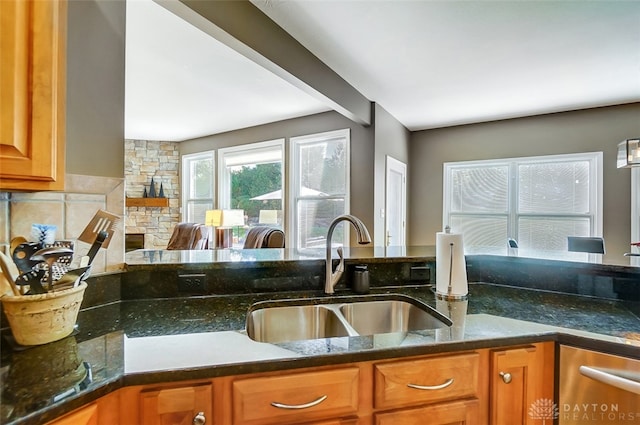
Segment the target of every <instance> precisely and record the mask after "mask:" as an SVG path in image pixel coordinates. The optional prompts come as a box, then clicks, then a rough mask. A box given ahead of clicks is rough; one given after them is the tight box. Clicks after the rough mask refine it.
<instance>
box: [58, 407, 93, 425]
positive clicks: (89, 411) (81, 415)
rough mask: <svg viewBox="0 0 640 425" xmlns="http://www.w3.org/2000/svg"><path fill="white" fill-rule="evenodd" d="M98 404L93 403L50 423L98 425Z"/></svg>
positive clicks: (60, 424)
mask: <svg viewBox="0 0 640 425" xmlns="http://www.w3.org/2000/svg"><path fill="white" fill-rule="evenodd" d="M98 424H99V422H98V406H97V405H95V404H91V405H89V406H85V407H83V408H81V409H79V410H76V411H75V412H73V413H69V414H68V415H66V416H63V417H62V418H60V419H57V420H55V421H53V422H49V425H98Z"/></svg>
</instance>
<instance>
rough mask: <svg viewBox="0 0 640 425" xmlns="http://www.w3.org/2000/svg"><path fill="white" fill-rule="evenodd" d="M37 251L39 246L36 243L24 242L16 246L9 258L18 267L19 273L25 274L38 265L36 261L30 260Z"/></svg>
mask: <svg viewBox="0 0 640 425" xmlns="http://www.w3.org/2000/svg"><path fill="white" fill-rule="evenodd" d="M39 249H40V245H39V244H38V243H37V242H25V243H21V244H20V245H18V246H16V248H15V249H14V250H13V253H12V255H11V257H12V258H13V262H14V263H16V266H18V270H20V273H26V272H28V271H29V270H31V269H32V268H33V266H35V265H36V264H38V262H37V261H34V260H32V259H31V256H32V255H33V254H35V253H36V251H38V250H39Z"/></svg>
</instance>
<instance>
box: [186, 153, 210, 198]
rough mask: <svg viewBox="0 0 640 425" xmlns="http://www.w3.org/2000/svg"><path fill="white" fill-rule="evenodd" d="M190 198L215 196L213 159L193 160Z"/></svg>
mask: <svg viewBox="0 0 640 425" xmlns="http://www.w3.org/2000/svg"><path fill="white" fill-rule="evenodd" d="M190 198H209V199H211V198H213V161H212V160H211V159H209V158H207V159H199V160H194V161H191V193H190Z"/></svg>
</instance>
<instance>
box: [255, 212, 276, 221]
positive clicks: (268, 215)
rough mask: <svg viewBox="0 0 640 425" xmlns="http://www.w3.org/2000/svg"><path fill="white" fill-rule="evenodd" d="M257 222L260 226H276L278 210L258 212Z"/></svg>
mask: <svg viewBox="0 0 640 425" xmlns="http://www.w3.org/2000/svg"><path fill="white" fill-rule="evenodd" d="M258 222H259V223H260V224H278V210H260V214H259V216H258Z"/></svg>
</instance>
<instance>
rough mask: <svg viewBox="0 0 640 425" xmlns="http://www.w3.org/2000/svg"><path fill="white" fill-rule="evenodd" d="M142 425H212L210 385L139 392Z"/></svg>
mask: <svg viewBox="0 0 640 425" xmlns="http://www.w3.org/2000/svg"><path fill="white" fill-rule="evenodd" d="M140 414H141V418H140V422H139V423H140V424H141V425H192V424H205V423H211V422H210V421H209V420H207V419H208V418H212V417H213V399H212V388H211V385H210V384H203V385H193V386H186V387H178V388H162V389H155V390H154V389H151V390H144V391H141V392H140Z"/></svg>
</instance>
